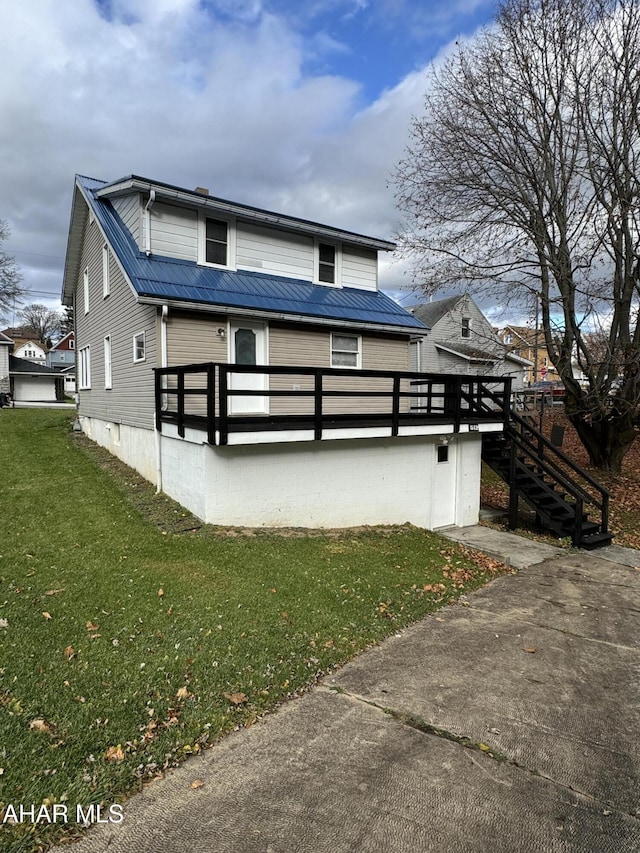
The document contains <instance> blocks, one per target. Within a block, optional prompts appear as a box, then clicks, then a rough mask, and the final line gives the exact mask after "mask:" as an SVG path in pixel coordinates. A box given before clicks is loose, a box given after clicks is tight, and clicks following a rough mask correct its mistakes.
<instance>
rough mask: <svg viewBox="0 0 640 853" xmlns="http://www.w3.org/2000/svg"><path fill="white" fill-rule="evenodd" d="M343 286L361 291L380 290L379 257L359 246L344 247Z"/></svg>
mask: <svg viewBox="0 0 640 853" xmlns="http://www.w3.org/2000/svg"><path fill="white" fill-rule="evenodd" d="M342 284H343V286H344V287H358V288H360V289H361V290H377V289H378V255H377V253H376V252H374V251H371V250H368V249H360V248H358V247H357V246H346V245H344V244H343V246H342Z"/></svg>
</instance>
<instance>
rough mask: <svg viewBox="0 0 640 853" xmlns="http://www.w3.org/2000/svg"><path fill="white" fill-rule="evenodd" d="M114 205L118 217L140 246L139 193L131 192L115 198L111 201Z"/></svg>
mask: <svg viewBox="0 0 640 853" xmlns="http://www.w3.org/2000/svg"><path fill="white" fill-rule="evenodd" d="M111 203H112V204H113V206H114V207H115V209H116V211H117V213H118V215H119V216H120V219H122V221H123V222H124V224H125V225H126V226H127V228H128V229H129V231H130V232H131V235H132V237H133V239H134V240H135V241H136V243H137V244H138V247H139V248H142V236H141V231H142V207H141V204H140V195H139V194H138V193H132V194H131V195H125V196H121V197H120V198H115V199H113V200H112V202H111Z"/></svg>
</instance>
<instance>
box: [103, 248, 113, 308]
mask: <svg viewBox="0 0 640 853" xmlns="http://www.w3.org/2000/svg"><path fill="white" fill-rule="evenodd" d="M110 292H111V284H110V282H109V247H108V246H107V244H106V243H105V244H104V245H103V247H102V296H103V297H104V298H105V299H106V298H107V296H108V295H109V293H110Z"/></svg>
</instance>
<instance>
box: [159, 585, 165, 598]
mask: <svg viewBox="0 0 640 853" xmlns="http://www.w3.org/2000/svg"><path fill="white" fill-rule="evenodd" d="M163 595H164V590H163V589H162V587H161V588H160V589H159V590H158V598H162V596H163Z"/></svg>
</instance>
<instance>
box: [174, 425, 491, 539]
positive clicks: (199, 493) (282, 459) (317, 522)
mask: <svg viewBox="0 0 640 853" xmlns="http://www.w3.org/2000/svg"><path fill="white" fill-rule="evenodd" d="M452 438H453V437H452ZM438 443H439V442H438V439H437V438H436V437H434V436H420V437H410V438H409V437H408V438H395V439H391V438H388V439H348V440H343V441H322V442H301V443H299V444H281V445H277V444H261V445H244V446H241V447H210V446H208V445H205V444H200V445H197V444H192V443H190V442H186V441H183V440H181V439H178V438H170V437H168V436H166V435H163V436H162V443H161V448H162V488H163V491H165V492H166V493H167V494H168V495H171V497H173V498H175V500H177V501H178V502H179V503H181V504H182V505H183V506H186V507H187V508H188V509H190V510H191V511H192V512H193V513H194V514H195V515H196V516H198V517H199V518H201V519H203V520H204V521H206V522H208V523H210V524H223V525H226V524H228V525H243V526H251V527H285V526H286V527H288V526H293V527H351V526H356V525H361V524H403V523H405V522H410V523H412V524H415V525H417V526H419V527H425V528H429V529H434V528H436V527H444V526H448V525H459V526H464V525H467V524H475V523H476V522H477V521H478V513H479V508H480V450H481V443H480V436H479V435H465V436H457V437H455V439H453V440H452V442H451V443H450V444H449V461H448V462H446V463H438V462H437V461H436V453H437V450H436V448H437V445H438Z"/></svg>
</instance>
